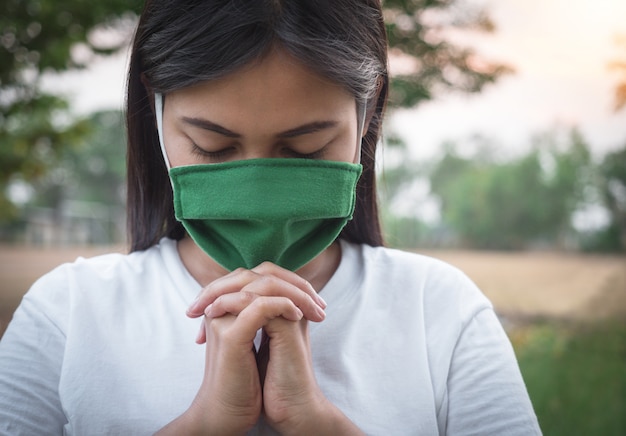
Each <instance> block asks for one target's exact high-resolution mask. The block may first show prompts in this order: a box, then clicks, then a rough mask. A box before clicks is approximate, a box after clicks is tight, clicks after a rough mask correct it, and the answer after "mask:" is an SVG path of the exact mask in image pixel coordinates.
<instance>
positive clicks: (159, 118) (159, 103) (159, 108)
mask: <svg viewBox="0 0 626 436" xmlns="http://www.w3.org/2000/svg"><path fill="white" fill-rule="evenodd" d="M154 113H155V115H156V122H157V131H158V133H159V144H160V145H161V153H162V154H163V160H164V161H165V166H166V167H167V170H168V171H169V170H170V168H171V167H170V160H169V159H168V157H167V151H166V150H165V141H163V95H161V94H160V93H155V94H154Z"/></svg>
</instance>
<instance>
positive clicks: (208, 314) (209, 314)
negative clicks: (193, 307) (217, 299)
mask: <svg viewBox="0 0 626 436" xmlns="http://www.w3.org/2000/svg"><path fill="white" fill-rule="evenodd" d="M212 308H213V303H211V304H209V305H208V306H207V307H206V309H204V314H205V315H206V316H211V309H212Z"/></svg>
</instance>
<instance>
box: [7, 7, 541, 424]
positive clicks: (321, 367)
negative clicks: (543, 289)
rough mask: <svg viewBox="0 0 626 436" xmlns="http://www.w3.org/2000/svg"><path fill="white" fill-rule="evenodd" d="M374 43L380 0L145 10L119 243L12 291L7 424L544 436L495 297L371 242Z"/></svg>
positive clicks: (444, 268)
mask: <svg viewBox="0 0 626 436" xmlns="http://www.w3.org/2000/svg"><path fill="white" fill-rule="evenodd" d="M386 44H387V43H386V36H385V31H384V24H383V19H382V11H381V5H380V2H379V1H378V0H333V1H296V0H289V1H286V0H285V1H282V0H266V1H243V0H224V1H216V0H214V1H191V0H185V1H183V0H178V1H168V2H165V1H163V0H150V1H148V2H147V4H146V6H145V10H144V13H143V14H142V16H141V19H140V21H139V25H138V29H137V33H136V36H135V40H134V44H133V51H132V58H131V64H130V72H129V83H128V100H127V102H128V107H127V120H128V134H129V142H128V211H129V215H128V217H129V229H130V236H131V240H132V246H131V253H130V254H128V255H118V254H113V255H107V256H101V257H97V258H93V259H89V260H85V259H79V260H77V261H76V262H75V263H73V264H67V265H63V266H61V267H59V268H57V269H56V270H54V271H52V272H51V273H49V274H47V275H46V276H44V277H43V278H42V279H40V280H39V281H38V282H37V283H35V285H34V286H33V287H32V289H31V290H30V291H29V293H28V294H27V295H26V296H25V297H24V300H23V302H22V304H21V305H20V307H19V309H18V310H17V312H16V313H15V316H14V319H13V321H12V323H11V325H10V326H9V328H8V330H7V332H6V334H5V336H4V337H3V339H2V342H1V343H0V362H1V364H0V392H1V393H2V395H0V429H1V431H0V433H2V434H11V435H17V434H25V435H26V434H28V435H32V434H61V433H63V434H75V435H90V434H153V433H158V434H164V435H167V434H176V435H181V434H245V433H246V432H248V433H250V434H274V433H280V434H307V435H308V434H324V435H327V434H333V435H339V434H350V435H352V434H360V433H365V434H377V435H389V434H394V435H396V434H397V435H402V434H419V435H436V434H454V435H456V434H497V435H502V434H519V435H529V434H538V433H539V429H538V426H537V421H536V418H535V415H534V413H533V410H532V406H531V405H530V402H529V399H528V395H527V393H526V390H525V387H524V384H523V381H522V378H521V376H520V372H519V369H518V367H517V364H516V361H515V356H514V354H513V351H512V348H511V346H510V344H509V342H508V340H507V337H506V335H505V334H504V332H503V330H502V328H501V326H500V324H499V323H498V320H497V318H496V316H495V315H494V312H493V309H492V306H491V304H490V303H489V301H487V299H486V298H485V297H484V296H483V295H482V294H481V293H480V291H479V290H478V289H477V288H476V287H475V286H474V285H473V284H472V283H471V282H470V281H469V280H468V279H467V278H466V277H465V276H464V275H463V274H462V273H460V272H459V271H457V270H455V269H453V268H452V267H450V266H448V265H445V264H443V263H441V262H438V261H436V260H433V259H429V258H426V257H422V256H418V255H415V254H408V253H402V252H399V251H395V250H390V249H386V248H383V247H382V238H381V232H380V226H379V221H378V216H377V206H376V193H375V184H374V181H375V174H374V167H375V162H374V157H375V154H376V153H375V148H376V144H377V142H378V140H379V134H380V126H381V122H382V117H383V112H384V108H385V102H386V97H387V88H388V75H387V66H386V65H387V52H386ZM194 338H195V341H194Z"/></svg>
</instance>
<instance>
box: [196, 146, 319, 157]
mask: <svg viewBox="0 0 626 436" xmlns="http://www.w3.org/2000/svg"><path fill="white" fill-rule="evenodd" d="M191 145H192V153H194V154H195V155H197V156H200V157H208V158H210V159H215V160H218V159H221V158H224V157H226V156H227V155H228V154H229V153H230V152H232V148H224V149H222V150H218V151H207V150H205V149H203V148H202V147H199V146H198V145H197V144H195V143H193V142H192V144H191ZM285 151H286V152H287V153H288V154H290V155H291V156H292V157H294V158H297V159H321V158H322V157H323V156H324V154H325V152H326V147H322V148H320V149H319V150H317V151H314V152H312V153H298V152H297V151H295V150H292V149H290V148H286V149H285Z"/></svg>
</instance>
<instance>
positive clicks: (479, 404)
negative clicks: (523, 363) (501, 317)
mask: <svg viewBox="0 0 626 436" xmlns="http://www.w3.org/2000/svg"><path fill="white" fill-rule="evenodd" d="M447 389H448V392H447V394H448V402H447V411H445V412H444V411H442V413H447V428H446V434H451V435H452V434H453V435H463V434H499V435H539V434H541V431H540V429H539V425H538V423H537V418H536V416H535V413H534V411H533V408H532V405H531V403H530V399H529V397H528V393H527V391H526V387H525V385H524V381H523V379H522V376H521V373H520V370H519V367H518V365H517V361H516V358H515V354H514V352H513V348H512V347H511V344H510V342H509V340H508V338H507V336H506V334H505V332H504V330H503V329H502V326H501V325H500V322H499V321H498V319H497V317H496V315H495V313H494V312H493V310H491V309H490V308H488V309H483V310H481V311H480V312H478V313H477V314H476V315H474V317H473V318H472V319H471V320H470V321H469V323H468V324H467V325H466V327H465V329H464V330H463V331H462V332H461V335H460V337H459V339H458V342H457V344H456V347H455V349H454V353H453V356H452V361H451V366H450V372H449V376H448V388H447Z"/></svg>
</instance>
